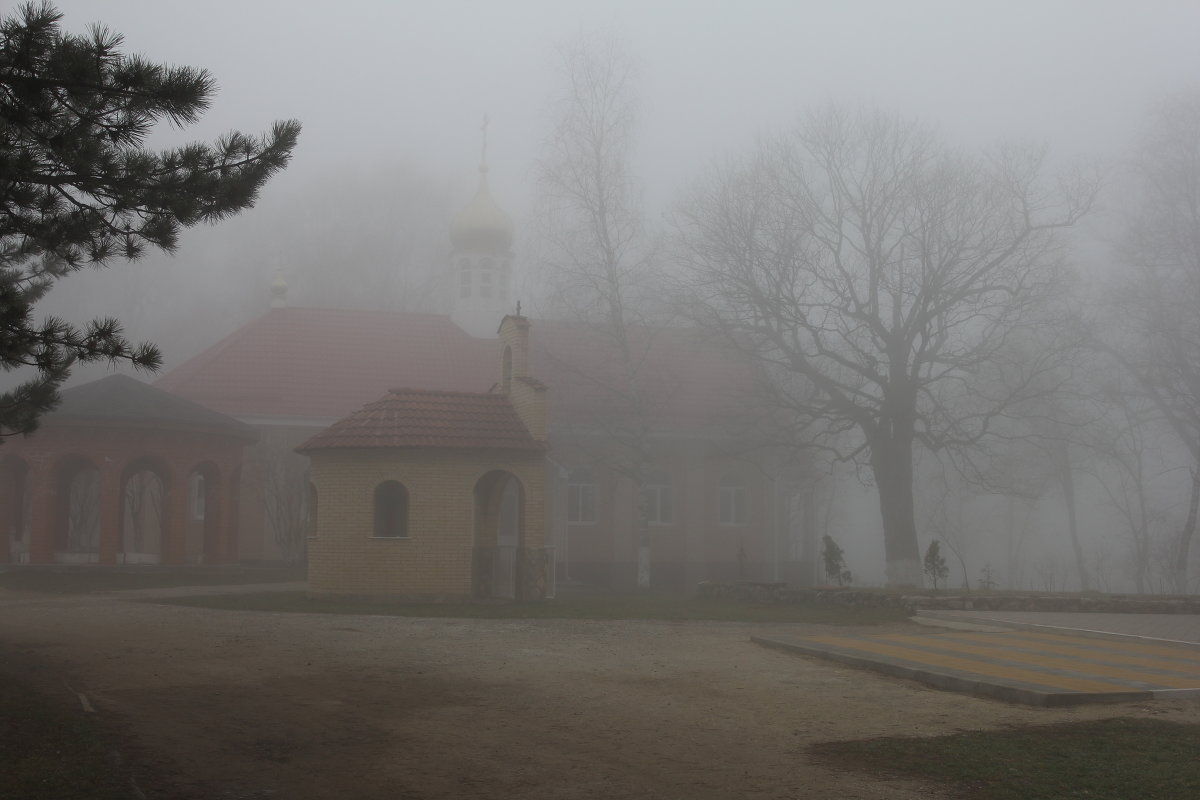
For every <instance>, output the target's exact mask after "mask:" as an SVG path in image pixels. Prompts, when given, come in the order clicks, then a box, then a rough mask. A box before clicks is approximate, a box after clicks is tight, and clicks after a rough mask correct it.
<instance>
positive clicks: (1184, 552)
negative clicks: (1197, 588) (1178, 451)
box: [1175, 466, 1200, 594]
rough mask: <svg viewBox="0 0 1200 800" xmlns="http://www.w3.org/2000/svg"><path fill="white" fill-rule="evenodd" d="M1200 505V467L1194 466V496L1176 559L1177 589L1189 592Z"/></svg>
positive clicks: (1181, 591) (1180, 537)
mask: <svg viewBox="0 0 1200 800" xmlns="http://www.w3.org/2000/svg"><path fill="white" fill-rule="evenodd" d="M1198 506H1200V468H1198V467H1197V466H1193V467H1192V498H1191V501H1190V502H1189V503H1188V515H1187V521H1186V522H1184V523H1183V530H1181V531H1180V532H1179V555H1178V557H1177V558H1176V559H1175V591H1176V592H1177V593H1178V594H1187V593H1188V558H1189V556H1190V555H1191V549H1192V537H1193V536H1194V535H1195V533H1196V511H1197V507H1198Z"/></svg>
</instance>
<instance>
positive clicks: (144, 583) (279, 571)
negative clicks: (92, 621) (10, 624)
mask: <svg viewBox="0 0 1200 800" xmlns="http://www.w3.org/2000/svg"><path fill="white" fill-rule="evenodd" d="M303 580H304V567H291V568H284V567H236V566H231V567H159V566H152V567H151V566H147V567H96V566H87V567H76V568H71V567H45V568H43V567H18V568H15V569H8V570H5V571H0V589H14V590H17V591H24V592H47V593H49V594H90V593H92V592H112V591H123V590H127V589H162V588H168V587H173V586H228V585H235V584H248V583H280V582H285V581H303Z"/></svg>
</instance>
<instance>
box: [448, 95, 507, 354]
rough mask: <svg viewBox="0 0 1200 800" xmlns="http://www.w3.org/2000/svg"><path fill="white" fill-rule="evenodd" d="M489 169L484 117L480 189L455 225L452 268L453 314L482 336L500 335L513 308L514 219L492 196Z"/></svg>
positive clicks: (463, 325) (471, 330)
mask: <svg viewBox="0 0 1200 800" xmlns="http://www.w3.org/2000/svg"><path fill="white" fill-rule="evenodd" d="M487 172H488V166H487V117H484V119H483V147H482V155H481V158H480V162H479V188H478V189H476V190H475V196H474V197H473V198H471V202H469V203H467V205H466V207H464V208H463V210H462V211H460V212H459V213H458V216H457V217H455V219H454V222H453V223H452V224H451V225H450V243H451V245H452V248H451V251H450V271H451V274H452V275H453V278H454V280H453V283H452V284H451V291H452V293H453V297H454V302H453V309H454V310H453V312H452V313H451V318H452V319H453V320H454V322H455V323H456V324H457V325H458V326H459V327H460V328H462V329H463V330H464V331H466V332H467V333H469V334H471V335H472V336H474V337H476V338H480V339H494V338H495V337H496V328H497V326H499V324H500V320H501V319H502V318H503V317H504V315H505V314H507V313H508V311H509V295H510V289H509V284H510V282H511V280H512V260H513V254H512V243H513V223H512V219H510V218H509V216H508V214H506V213H505V212H504V209H502V208H500V206H498V205H497V204H496V201H495V200H493V199H492V194H491V192H489V191H488V183H487Z"/></svg>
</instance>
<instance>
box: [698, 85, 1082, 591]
mask: <svg viewBox="0 0 1200 800" xmlns="http://www.w3.org/2000/svg"><path fill="white" fill-rule="evenodd" d="M1042 161H1043V154H1042V152H1041V151H1040V150H1038V149H1032V148H1017V147H1008V148H999V149H997V150H995V151H993V152H990V153H989V154H987V155H984V156H981V157H970V156H967V155H963V154H960V153H956V152H954V151H952V150H951V149H949V148H948V147H947V146H946V145H944V144H943V143H942V142H941V141H940V140H939V139H938V138H937V137H936V136H934V135H933V134H932V133H931V132H929V131H928V130H926V129H925V128H923V127H921V126H920V125H918V124H915V123H912V122H908V121H905V120H903V119H901V118H899V117H897V116H894V115H891V114H887V113H882V112H862V113H857V114H856V113H847V112H844V111H842V110H839V109H837V108H833V107H830V108H827V109H825V110H824V111H821V112H819V113H816V114H813V115H811V116H810V117H809V118H808V119H807V120H806V121H805V123H804V124H802V125H801V126H800V127H799V129H798V130H796V131H795V132H794V133H793V134H791V135H788V136H786V137H782V138H778V139H774V140H769V141H766V142H764V143H763V144H762V145H761V146H760V147H759V149H758V151H757V153H756V154H755V155H754V156H752V157H751V158H749V159H747V160H746V161H744V162H742V163H732V164H729V165H727V166H724V167H722V168H719V169H717V170H716V171H715V174H713V175H712V177H711V178H710V179H709V180H708V181H707V182H705V183H702V184H701V185H700V186H699V187H698V188H697V190H696V192H695V195H694V197H693V198H692V199H691V201H690V203H689V204H687V205H686V206H684V207H683V208H682V210H681V212H680V214H679V231H680V234H681V236H680V247H681V253H682V255H681V260H682V268H683V271H684V274H685V279H686V283H687V286H688V288H689V297H688V298H687V299H688V301H689V303H688V307H689V309H690V313H691V314H692V315H693V316H694V317H695V318H696V319H697V320H698V321H700V322H701V323H702V324H704V325H706V326H709V327H713V328H716V329H719V330H720V331H723V332H724V333H725V334H727V336H728V339H729V340H730V342H731V343H733V344H734V345H735V346H739V347H740V348H741V349H742V350H743V351H744V352H746V353H747V354H749V355H751V356H753V357H754V358H756V359H758V360H759V362H760V363H762V364H763V365H764V366H765V368H766V369H767V370H768V371H770V372H771V373H772V374H773V375H774V376H775V378H776V381H775V384H774V385H775V387H776V398H775V400H776V403H777V404H778V405H779V406H780V407H782V408H784V409H786V410H787V411H788V412H789V413H790V414H791V415H793V419H795V420H796V421H797V425H799V426H800V427H802V428H803V430H804V431H805V435H806V438H807V439H808V444H809V445H810V446H815V447H829V448H830V449H832V450H835V451H836V455H837V457H838V458H841V459H845V460H854V461H856V462H858V463H860V464H862V465H863V466H864V467H866V468H867V469H869V471H870V473H871V475H872V477H873V479H874V482H875V484H876V486H877V487H878V490H879V502H880V511H881V515H882V521H883V532H884V545H885V551H886V557H887V578H888V582H889V583H891V584H920V583H921V581H922V567H921V553H920V550H919V547H918V543H917V531H916V524H915V521H914V510H913V450H914V446H916V445H921V446H924V447H926V448H929V449H930V450H934V451H939V450H945V449H947V448H964V447H969V446H971V445H974V444H976V443H978V442H979V441H980V440H981V439H982V438H984V437H985V436H987V435H988V434H989V432H990V429H991V425H992V422H993V420H994V419H995V418H996V417H997V416H998V415H1000V414H1003V413H1004V412H1005V410H1007V409H1010V408H1012V407H1013V405H1014V404H1015V403H1016V402H1018V401H1020V400H1022V399H1024V398H1025V397H1026V396H1027V395H1028V394H1029V393H1030V392H1031V391H1044V390H1047V386H1048V385H1049V384H1048V383H1047V382H1046V381H1044V380H1042V377H1043V376H1044V375H1046V374H1047V373H1048V372H1050V371H1051V370H1053V368H1054V366H1055V363H1056V358H1055V354H1054V353H1053V352H1051V351H1048V350H1045V349H1042V350H1032V351H1030V352H1026V353H1022V354H1021V356H1020V357H1017V356H1015V355H1014V354H1015V353H1017V352H1019V351H1020V348H1016V347H1014V346H1013V345H1014V343H1015V342H1017V341H1019V340H1022V339H1028V340H1030V341H1040V340H1042V339H1043V334H1042V329H1045V328H1048V327H1052V326H1054V325H1055V324H1057V320H1056V318H1055V317H1056V315H1055V313H1054V310H1053V309H1052V306H1053V304H1054V299H1055V298H1056V297H1057V296H1058V295H1059V292H1060V289H1061V288H1062V287H1063V285H1064V283H1065V280H1066V277H1067V275H1066V272H1065V270H1064V269H1063V268H1062V265H1061V261H1060V259H1059V258H1058V253H1057V237H1056V233H1057V232H1058V231H1059V230H1060V229H1062V228H1065V227H1068V226H1071V225H1073V224H1074V223H1075V222H1076V221H1078V220H1079V219H1080V217H1081V216H1082V215H1083V214H1084V213H1086V211H1087V210H1088V209H1089V207H1090V205H1091V203H1092V200H1093V197H1094V194H1095V189H1096V181H1095V179H1094V177H1092V176H1090V175H1087V174H1085V173H1084V172H1082V171H1080V172H1077V173H1075V174H1073V175H1071V176H1067V177H1064V178H1063V179H1061V180H1060V181H1058V183H1057V184H1054V185H1053V186H1052V187H1051V188H1049V189H1047V188H1046V187H1045V186H1044V185H1043V181H1042V179H1041V173H1042V171H1043V170H1042ZM1049 388H1051V389H1052V388H1053V387H1052V385H1049ZM850 432H853V433H854V434H855V435H854V436H844V437H843V438H842V439H841V440H840V441H841V442H845V443H847V444H845V445H843V444H841V443H839V442H838V441H837V440H835V439H834V437H837V436H839V435H842V434H846V433H850Z"/></svg>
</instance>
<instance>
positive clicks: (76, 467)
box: [54, 456, 100, 564]
mask: <svg viewBox="0 0 1200 800" xmlns="http://www.w3.org/2000/svg"><path fill="white" fill-rule="evenodd" d="M57 484H58V492H57V493H56V497H57V498H58V504H57V509H56V514H55V516H56V518H57V520H56V521H57V524H56V525H55V537H54V542H55V547H54V550H55V553H54V560H55V561H56V562H58V563H59V564H95V563H96V562H97V561H99V559H100V470H99V469H97V468H96V465H95V464H93V463H92V462H91V461H88V460H87V459H86V458H82V457H79V456H73V457H67V458H65V459H64V460H63V462H62V463H61V465H60V466H59V469H58V481H57Z"/></svg>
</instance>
